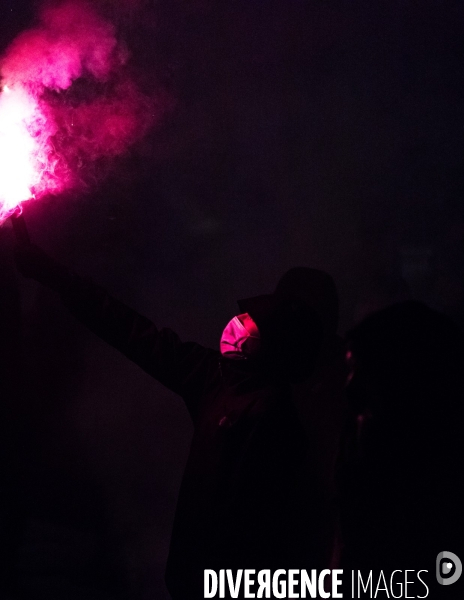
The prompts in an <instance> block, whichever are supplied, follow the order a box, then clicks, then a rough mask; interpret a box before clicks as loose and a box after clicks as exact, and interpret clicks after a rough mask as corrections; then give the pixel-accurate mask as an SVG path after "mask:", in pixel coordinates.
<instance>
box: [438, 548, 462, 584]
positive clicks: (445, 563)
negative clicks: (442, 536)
mask: <svg viewBox="0 0 464 600" xmlns="http://www.w3.org/2000/svg"><path fill="white" fill-rule="evenodd" d="M453 569H454V573H452V571H453ZM450 574H451V575H450ZM461 574H462V563H461V561H460V560H459V558H458V557H457V556H456V554H453V553H452V552H440V554H439V555H438V556H437V581H438V583H439V584H440V585H451V584H452V583H456V581H457V580H458V579H459V578H460V577H461ZM448 575H450V577H447V576H448Z"/></svg>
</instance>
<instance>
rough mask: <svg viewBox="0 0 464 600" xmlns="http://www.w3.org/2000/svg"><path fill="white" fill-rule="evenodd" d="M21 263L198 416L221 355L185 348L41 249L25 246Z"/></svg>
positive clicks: (26, 271)
mask: <svg viewBox="0 0 464 600" xmlns="http://www.w3.org/2000/svg"><path fill="white" fill-rule="evenodd" d="M15 257H16V264H17V266H18V269H19V271H20V272H21V273H22V274H23V275H24V276H25V277H29V278H33V279H36V280H37V281H39V282H41V283H43V284H44V285H47V286H48V287H50V288H52V289H54V290H55V291H57V292H58V293H60V295H61V297H62V300H63V302H64V304H65V305H66V306H67V307H68V308H69V309H70V311H71V312H72V313H73V314H74V315H75V316H76V317H77V318H78V319H79V321H81V322H82V323H84V324H85V325H86V326H87V327H88V328H89V329H90V330H91V331H93V332H94V333H96V334H97V335H98V336H99V337H100V338H102V339H103V340H105V341H106V342H108V343H109V344H111V346H113V347H115V348H117V349H118V350H119V351H120V352H122V353H123V354H125V355H126V356H127V357H128V358H129V359H130V360H132V361H133V362H135V363H136V364H137V365H139V366H140V367H141V368H142V369H143V370H144V371H146V372H147V373H149V374H150V375H152V376H153V377H154V378H156V379H157V380H158V381H160V382H161V383H162V384H163V385H165V386H166V387H168V388H169V389H171V390H173V391H174V392H176V393H178V394H180V395H181V396H182V397H183V398H184V399H185V401H186V403H187V406H188V408H189V410H190V412H191V413H194V412H195V405H196V400H197V399H198V398H199V397H200V395H201V394H202V392H203V391H204V388H205V386H206V385H207V382H208V381H211V377H212V375H213V371H214V369H215V368H216V367H217V360H218V353H217V352H215V351H213V350H211V349H208V348H204V347H203V346H201V345H200V344H196V343H194V342H181V340H180V339H179V337H178V336H177V334H176V333H175V332H174V331H172V330H171V329H158V328H157V327H156V326H155V325H154V323H152V322H151V321H150V320H149V319H147V318H146V317H144V316H142V315H140V314H139V313H137V312H136V311H135V310H133V309H131V308H129V307H128V306H126V305H125V304H123V303H122V302H119V301H118V300H116V299H114V298H112V297H111V296H110V295H109V294H108V293H107V292H106V291H105V290H103V289H102V288H101V287H99V286H98V285H96V284H95V283H93V282H92V281H90V280H88V279H83V278H81V277H78V276H77V275H75V274H74V273H71V272H70V271H69V270H68V269H66V267H64V266H63V265H61V264H59V263H58V262H57V261H55V260H53V259H52V258H50V257H49V256H48V255H47V254H45V253H44V252H43V251H42V250H40V249H39V248H38V247H37V246H34V245H29V246H24V247H23V246H21V247H19V248H18V249H17V251H16V254H15Z"/></svg>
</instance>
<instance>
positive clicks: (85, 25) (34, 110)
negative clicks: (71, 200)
mask: <svg viewBox="0 0 464 600" xmlns="http://www.w3.org/2000/svg"><path fill="white" fill-rule="evenodd" d="M127 58H128V55H127V51H126V50H125V49H124V47H123V46H122V45H121V44H120V43H119V42H118V40H117V38H116V31H115V27H114V26H113V25H112V24H111V23H109V22H108V21H106V20H104V19H103V18H102V17H101V16H100V15H98V13H97V12H96V11H95V8H94V7H92V5H90V4H89V3H87V2H84V1H82V0H72V1H66V2H63V3H62V4H60V5H58V6H54V7H53V8H50V7H49V8H46V9H44V10H43V11H42V13H41V15H40V22H39V25H38V26H37V27H35V28H33V29H29V30H27V31H25V32H23V33H21V34H20V35H19V36H18V37H17V38H16V39H15V40H14V41H13V43H12V44H11V45H10V47H9V48H8V49H7V51H6V53H5V55H4V57H3V58H2V61H1V77H2V90H1V92H0V222H1V220H2V219H4V218H5V217H6V216H7V215H8V213H9V212H10V211H11V210H13V209H14V208H15V207H16V206H17V205H18V204H19V203H20V202H22V201H25V200H28V199H30V198H31V197H35V198H39V197H40V196H42V195H44V194H47V193H59V192H62V191H64V190H66V189H73V188H74V189H76V188H80V187H82V186H83V185H84V184H83V182H84V181H87V180H88V179H89V178H90V179H95V177H94V173H93V171H92V170H93V164H94V163H95V161H96V160H97V159H99V158H103V157H108V158H113V157H115V156H118V155H121V154H123V153H124V152H126V151H127V149H128V148H129V146H130V145H131V144H133V143H134V142H136V141H137V140H138V139H140V138H141V137H142V136H143V135H145V133H146V132H147V131H148V130H149V128H150V127H151V126H152V125H153V123H154V122H156V121H157V120H159V118H160V116H161V115H162V113H163V109H162V107H161V106H160V103H155V102H154V100H153V98H150V97H147V96H146V95H144V94H143V93H142V92H141V91H140V90H139V89H138V88H137V86H136V84H135V83H134V82H133V81H132V80H131V79H130V78H129V75H128V74H127V73H126V72H125V70H124V63H125V62H126V61H127ZM77 79H79V80H81V81H85V82H86V86H87V87H86V88H85V89H86V90H87V91H88V90H91V93H87V95H86V94H82V93H81V94H80V95H79V94H77V95H76V94H75V93H74V92H73V90H74V87H73V83H74V82H75V81H76V80H77ZM103 84H104V85H103ZM89 173H90V176H89Z"/></svg>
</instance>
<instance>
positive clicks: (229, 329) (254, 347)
mask: <svg viewBox="0 0 464 600" xmlns="http://www.w3.org/2000/svg"><path fill="white" fill-rule="evenodd" d="M259 346H260V335H259V330H258V326H257V325H256V323H255V322H254V321H253V319H252V318H251V317H250V315H249V314H248V313H245V314H243V315H238V317H234V318H233V319H232V320H231V321H229V323H227V325H226V327H225V329H224V331H223V332H222V337H221V342H220V349H221V354H222V355H223V356H225V357H226V358H233V359H238V360H243V359H246V358H250V356H253V355H255V354H256V353H257V352H258V350H259Z"/></svg>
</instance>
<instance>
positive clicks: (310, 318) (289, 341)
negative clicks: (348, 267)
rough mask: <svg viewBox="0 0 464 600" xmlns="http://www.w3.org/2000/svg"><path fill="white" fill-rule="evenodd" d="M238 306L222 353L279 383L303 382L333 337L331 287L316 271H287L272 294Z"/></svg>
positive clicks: (335, 319) (334, 307)
mask: <svg viewBox="0 0 464 600" xmlns="http://www.w3.org/2000/svg"><path fill="white" fill-rule="evenodd" d="M238 305H239V309H240V311H241V312H240V314H239V315H237V316H236V317H234V318H233V319H232V320H231V321H229V323H228V324H227V326H226V327H225V329H224V331H223V334H222V337H221V341H220V350H221V354H222V355H223V357H225V358H228V359H231V360H236V361H242V362H244V361H246V362H247V363H249V364H250V365H252V366H255V367H256V368H257V369H260V368H261V369H266V370H267V371H268V372H269V373H272V374H273V375H274V376H275V377H276V378H279V379H282V380H287V381H298V380H303V379H305V378H306V377H308V376H309V375H310V374H311V371H312V369H313V368H314V365H315V362H316V360H317V357H318V354H319V352H320V350H321V347H322V345H323V343H324V341H325V340H326V338H327V337H330V336H334V335H335V333H336V329H337V323H338V295H337V291H336V288H335V284H334V282H333V280H332V278H331V277H330V275H328V274H327V273H325V272H323V271H319V270H317V269H310V268H306V267H297V268H293V269H290V270H289V271H287V272H286V273H285V274H284V275H283V276H282V277H281V279H280V280H279V282H278V284H277V287H276V289H275V291H274V293H273V294H265V295H260V296H255V297H253V298H247V299H244V300H239V301H238Z"/></svg>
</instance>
